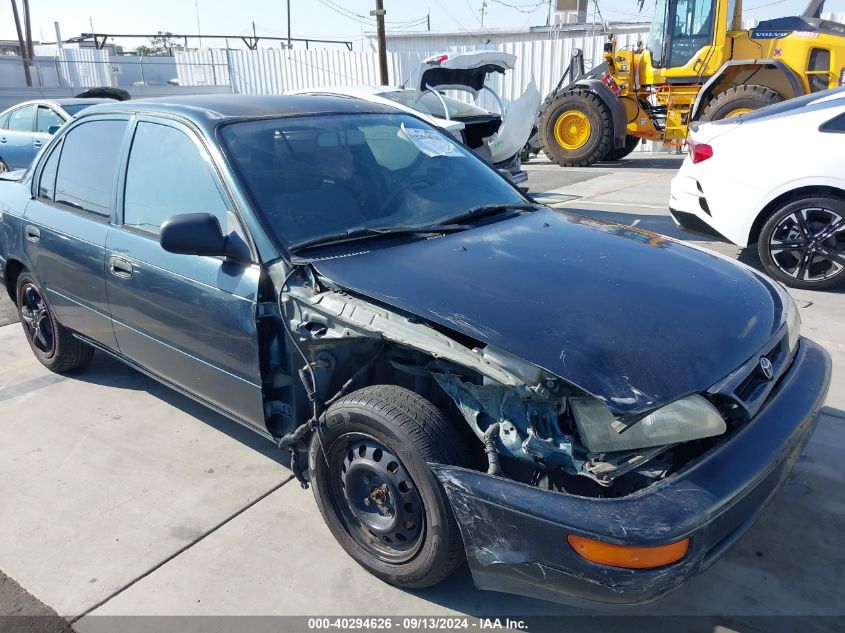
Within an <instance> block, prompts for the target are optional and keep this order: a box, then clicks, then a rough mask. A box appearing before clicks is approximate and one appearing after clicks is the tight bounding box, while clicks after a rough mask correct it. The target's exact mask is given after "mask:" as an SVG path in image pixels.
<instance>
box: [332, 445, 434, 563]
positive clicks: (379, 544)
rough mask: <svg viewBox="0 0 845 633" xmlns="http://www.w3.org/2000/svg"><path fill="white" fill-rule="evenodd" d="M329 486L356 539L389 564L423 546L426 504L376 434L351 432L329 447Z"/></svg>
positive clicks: (414, 485) (407, 475)
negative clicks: (373, 435)
mask: <svg viewBox="0 0 845 633" xmlns="http://www.w3.org/2000/svg"><path fill="white" fill-rule="evenodd" d="M328 463H329V468H330V488H331V493H332V499H333V503H334V505H335V509H336V511H337V514H338V517H339V518H340V520H341V523H342V524H343V527H344V529H345V530H346V532H347V533H348V534H349V535H350V536H351V537H352V539H353V540H354V541H355V543H356V544H357V545H358V546H359V547H361V548H363V549H364V550H366V551H367V552H368V553H370V554H372V555H374V556H375V557H376V558H378V559H379V560H382V561H384V562H388V563H393V564H397V563H404V562H407V561H408V560H411V559H412V558H413V557H414V556H415V555H416V554H417V552H418V551H419V549H420V547H421V545H422V542H423V537H424V534H425V528H426V525H425V508H424V506H423V503H422V499H421V498H420V496H419V493H418V492H417V487H416V484H415V483H414V481H413V479H412V478H411V476H410V474H409V473H408V471H407V470H406V469H405V466H404V465H403V464H402V462H401V460H399V458H398V457H397V456H396V455H395V454H394V453H393V451H391V450H390V449H388V448H387V447H386V446H385V445H384V444H382V443H381V442H380V441H379V440H377V439H375V438H374V437H372V436H370V435H366V434H362V433H350V434H347V435H344V436H342V437H340V438H338V440H337V441H335V442H334V443H333V445H332V447H331V448H330V449H329V455H328Z"/></svg>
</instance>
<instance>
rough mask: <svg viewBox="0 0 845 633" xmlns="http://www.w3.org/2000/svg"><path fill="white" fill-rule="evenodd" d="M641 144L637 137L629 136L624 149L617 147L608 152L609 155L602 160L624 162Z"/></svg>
mask: <svg viewBox="0 0 845 633" xmlns="http://www.w3.org/2000/svg"><path fill="white" fill-rule="evenodd" d="M639 144H640V138H639V137H637V136H631V135H628V136H626V137H625V144H624V145H623V146H622V147H616V148H614V149H611V150H610V151H608V152H607V155H606V156H605V157H604V158H603V159H602V160H607V161H615V160H622V159H623V158H625V157H626V156H627V155H628V154H630V153H631V152H633V151H634V150H635V149H637V145H639Z"/></svg>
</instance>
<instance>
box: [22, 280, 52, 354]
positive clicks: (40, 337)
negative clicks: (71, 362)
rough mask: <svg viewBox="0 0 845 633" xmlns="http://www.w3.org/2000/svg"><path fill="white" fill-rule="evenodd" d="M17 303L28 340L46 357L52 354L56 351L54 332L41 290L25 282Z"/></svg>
mask: <svg viewBox="0 0 845 633" xmlns="http://www.w3.org/2000/svg"><path fill="white" fill-rule="evenodd" d="M19 304H20V306H21V320H22V321H23V323H24V327H25V328H26V335H27V336H28V337H29V340H30V341H32V344H33V345H34V346H35V347H36V348H37V349H38V350H39V351H41V352H42V353H43V354H45V355H46V356H47V357H50V356H52V355H53V353H54V352H55V351H56V332H55V329H54V327H53V319H52V317H51V316H50V311H49V310H48V309H47V304H46V303H45V302H44V297H42V296H41V291H40V290H39V289H38V287H37V286H35V285H34V284H25V285H24V286H22V287H21V291H20V297H19Z"/></svg>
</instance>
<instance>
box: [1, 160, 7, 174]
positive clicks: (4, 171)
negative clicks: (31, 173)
mask: <svg viewBox="0 0 845 633" xmlns="http://www.w3.org/2000/svg"><path fill="white" fill-rule="evenodd" d="M7 171H9V166H8V165H7V164H6V161H4V160H3V159H2V158H0V174H3V173H6V172H7Z"/></svg>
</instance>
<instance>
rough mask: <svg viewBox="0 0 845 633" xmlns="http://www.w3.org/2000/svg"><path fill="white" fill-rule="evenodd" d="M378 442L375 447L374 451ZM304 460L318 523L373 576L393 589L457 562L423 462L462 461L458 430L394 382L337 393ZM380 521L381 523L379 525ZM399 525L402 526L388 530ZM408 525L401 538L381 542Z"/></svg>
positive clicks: (452, 533)
mask: <svg viewBox="0 0 845 633" xmlns="http://www.w3.org/2000/svg"><path fill="white" fill-rule="evenodd" d="M362 447H363V448H362ZM377 447H378V450H379V451H382V452H380V453H378V454H376V448H377ZM323 449H325V453H324V452H323ZM308 462H309V475H310V479H311V482H312V486H313V488H314V497H315V498H316V500H317V506H318V507H319V509H320V513H321V514H322V515H323V519H324V520H325V522H326V524H327V525H328V527H329V529H330V530H331V532H332V534H333V535H334V537H335V538H336V539H337V541H338V543H340V545H341V546H342V547H343V549H345V550H346V552H347V553H348V554H349V555H350V556H351V557H352V558H353V559H354V560H355V561H356V562H357V563H358V564H360V565H361V566H362V567H364V568H365V569H367V570H368V571H369V572H370V573H372V574H373V575H375V576H377V577H378V578H381V579H382V580H384V581H386V582H389V583H390V584H392V585H396V586H399V587H406V588H421V587H429V586H431V585H435V584H437V583H438V582H440V581H442V580H443V579H445V578H446V577H447V576H449V575H450V574H451V573H452V572H453V571H455V569H457V568H458V567H459V566H460V565H461V564H462V563H463V561H464V547H463V542H462V541H461V535H460V531H459V530H458V526H457V523H456V522H455V517H454V515H453V514H452V508H451V506H450V505H449V501H448V499H447V498H446V493H445V492H444V490H443V488H442V486H441V485H440V482H439V481H438V480H437V478H436V477H435V476H434V473H433V472H432V471H431V469H430V468H429V467H428V465H427V462H434V463H441V464H464V465H465V464H467V462H468V457H467V453H466V448H465V445H464V443H463V438H462V436H461V435H460V433H459V432H458V431H457V429H455V428H454V427H453V426H451V425H450V423H449V421H448V420H447V419H446V418H445V417H444V416H443V414H442V413H441V412H440V411H439V410H438V409H437V408H436V407H434V405H432V404H431V403H430V402H429V401H428V400H426V399H425V398H423V397H421V396H419V395H417V394H416V393H414V392H412V391H409V390H407V389H403V388H401V387H395V386H392V385H376V386H371V387H366V388H364V389H360V390H358V391H355V392H353V393H351V394H349V395H347V396H345V397H343V398H341V399H340V400H338V401H337V402H336V403H334V404H333V405H332V406H331V407H329V409H328V410H327V411H326V413H325V415H324V418H323V424H322V426H321V429H320V432H319V433H315V434H314V436H313V437H312V438H311V444H310V450H309V459H308ZM356 469H357V470H356ZM379 469H381V470H379ZM362 472H363V473H364V474H363V475H361V473H362ZM362 477H363V480H362V479H361V478H362ZM368 477H370V478H368ZM361 481H363V484H361V483H360V482H361ZM341 482H342V483H341ZM397 482H398V483H397ZM408 484H410V485H408ZM362 485H363V486H365V488H362ZM371 485H372V486H373V488H372V489H370V486H371ZM380 486H381V487H383V488H384V490H385V491H387V492H386V494H381V497H380V499H379V498H376V497H373V495H374V494H377V493H378V492H379V487H380ZM362 490H363V491H364V492H365V493H366V492H368V491H369V492H372V494H370V495H369V497H366V496H364V498H363V499H360V501H359V497H360V496H361V495H360V494H358V495H356V494H355V492H354V491H357V492H358V493H360V492H361V491H362ZM367 498H369V499H373V500H374V502H375V503H378V504H382V503H383V504H385V505H384V506H382V505H379V506H376V505H373V504H372V503H371V502H370V501H367ZM350 499H351V500H350ZM396 501H399V503H396ZM360 502H363V505H361V504H360ZM417 504H419V505H420V506H421V507H420V508H417V507H416V506H417ZM386 507H387V509H385V508H386ZM376 510H378V511H379V512H376ZM383 512H387V514H385V515H384V519H383V518H382V516H381V514H382V513H383ZM402 513H405V514H402ZM361 517H363V519H362V518H361ZM408 517H410V520H409V519H408ZM415 517H419V519H420V520H419V521H417V519H416V518H415ZM382 520H383V521H384V522H385V525H382V524H378V522H379V521H382ZM397 521H401V526H402V527H401V528H394V527H391V526H392V523H390V522H397ZM388 524H389V525H388ZM409 526H410V527H409ZM406 529H407V530H408V531H407V533H406V535H405V538H403V539H402V542H401V543H400V542H399V539H398V538H387V539H385V536H387V535H390V536H393V537H398V536H399V535H400V534H399V531H402V530H406ZM376 530H378V533H377V532H376ZM383 539H385V540H383ZM387 541H390V543H387Z"/></svg>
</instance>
